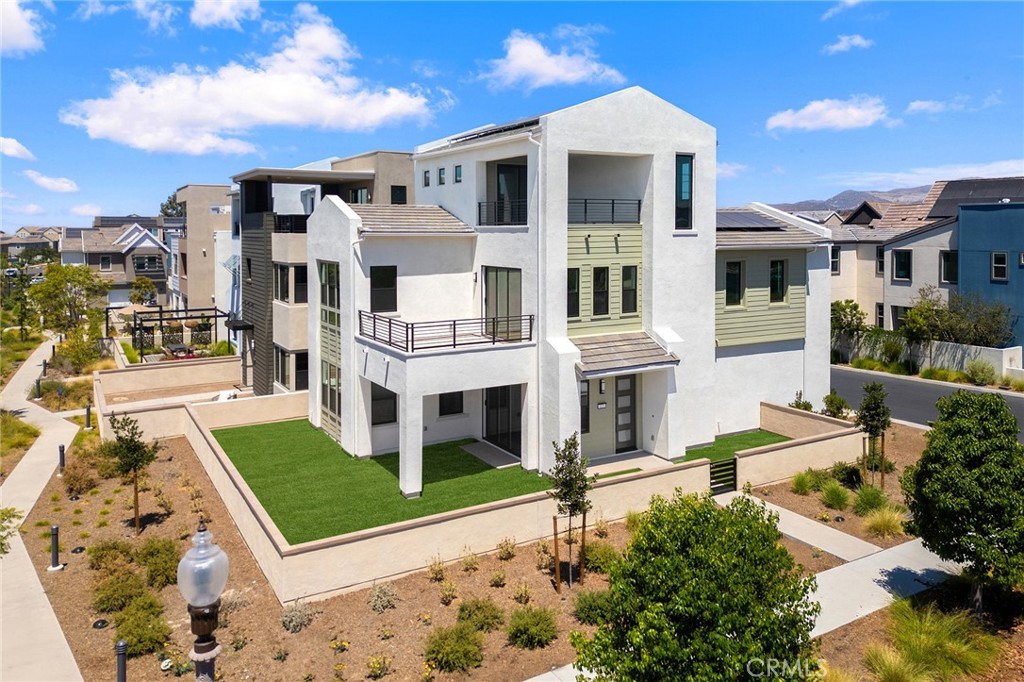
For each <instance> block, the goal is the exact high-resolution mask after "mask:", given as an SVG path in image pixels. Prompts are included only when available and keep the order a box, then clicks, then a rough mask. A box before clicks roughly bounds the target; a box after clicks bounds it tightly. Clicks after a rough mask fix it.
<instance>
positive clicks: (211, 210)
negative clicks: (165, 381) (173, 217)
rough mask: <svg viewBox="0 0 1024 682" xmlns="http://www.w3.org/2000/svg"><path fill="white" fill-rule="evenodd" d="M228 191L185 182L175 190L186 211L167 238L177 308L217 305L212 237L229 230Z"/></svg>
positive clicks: (172, 301) (173, 301) (217, 262)
mask: <svg viewBox="0 0 1024 682" xmlns="http://www.w3.org/2000/svg"><path fill="white" fill-rule="evenodd" d="M230 192H231V187H230V185H185V186H184V187H180V188H178V190H177V192H176V193H175V199H176V200H177V201H178V203H179V204H181V205H182V207H183V208H184V211H185V222H184V225H183V228H182V230H181V233H180V234H179V235H178V236H175V237H172V238H171V242H170V249H171V267H170V274H171V276H170V305H171V306H172V307H174V308H175V309H177V310H188V309H189V308H213V307H215V305H216V297H215V295H214V292H215V280H216V275H217V269H218V268H219V267H221V262H222V260H223V259H220V258H219V257H218V254H217V251H216V247H215V240H216V233H217V232H228V233H229V232H230V230H231V196H230ZM228 255H230V254H228ZM225 258H226V257H225ZM218 336H219V335H218Z"/></svg>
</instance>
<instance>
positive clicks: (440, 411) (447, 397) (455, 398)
mask: <svg viewBox="0 0 1024 682" xmlns="http://www.w3.org/2000/svg"><path fill="white" fill-rule="evenodd" d="M462 411H463V408H462V391H455V392H454V393H442V394H440V395H439V396H437V416H438V417H450V416H452V415H455V414H462Z"/></svg>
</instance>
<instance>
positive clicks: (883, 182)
mask: <svg viewBox="0 0 1024 682" xmlns="http://www.w3.org/2000/svg"><path fill="white" fill-rule="evenodd" d="M1021 175H1024V159H1009V160H1007V161H991V162H989V163H964V164H948V165H945V166H925V167H921V168H911V169H908V170H903V171H865V172H851V173H836V174H832V175H828V176H825V177H824V178H823V179H824V180H826V181H829V182H832V183H833V184H835V185H842V186H844V187H917V186H920V185H928V184H931V183H933V182H935V181H936V180H960V179H963V178H1004V177H1011V176H1012V177H1017V176H1021Z"/></svg>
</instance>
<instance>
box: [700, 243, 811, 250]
mask: <svg viewBox="0 0 1024 682" xmlns="http://www.w3.org/2000/svg"><path fill="white" fill-rule="evenodd" d="M829 243H830V242H826V241H821V242H798V243H794V244H727V245H716V246H715V251H783V250H787V249H788V250H793V249H816V248H818V247H819V246H828V245H829Z"/></svg>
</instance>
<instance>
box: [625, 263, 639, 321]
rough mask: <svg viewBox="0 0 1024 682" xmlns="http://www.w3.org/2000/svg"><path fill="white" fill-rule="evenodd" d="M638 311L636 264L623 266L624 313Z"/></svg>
mask: <svg viewBox="0 0 1024 682" xmlns="http://www.w3.org/2000/svg"><path fill="white" fill-rule="evenodd" d="M635 312H636V266H635V265H623V266H622V314H623V315H625V314H628V313H635Z"/></svg>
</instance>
